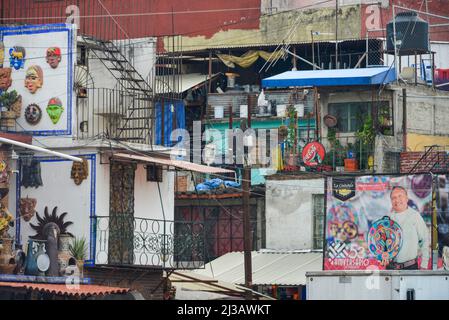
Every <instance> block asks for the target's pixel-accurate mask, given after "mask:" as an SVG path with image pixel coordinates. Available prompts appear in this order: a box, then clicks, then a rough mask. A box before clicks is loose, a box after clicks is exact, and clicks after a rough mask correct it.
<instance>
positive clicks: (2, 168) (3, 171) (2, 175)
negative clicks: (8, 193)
mask: <svg viewBox="0 0 449 320" xmlns="http://www.w3.org/2000/svg"><path fill="white" fill-rule="evenodd" d="M8 183H9V170H8V164H7V163H6V162H5V160H0V184H8Z"/></svg>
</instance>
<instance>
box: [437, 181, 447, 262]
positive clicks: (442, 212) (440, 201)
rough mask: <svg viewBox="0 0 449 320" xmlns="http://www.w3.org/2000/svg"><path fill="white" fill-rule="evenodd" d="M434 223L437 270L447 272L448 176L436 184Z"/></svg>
mask: <svg viewBox="0 0 449 320" xmlns="http://www.w3.org/2000/svg"><path fill="white" fill-rule="evenodd" d="M435 188H436V190H435V191H436V200H437V201H436V215H437V218H436V222H437V226H438V227H437V231H438V263H437V268H438V270H449V204H448V202H449V201H448V199H449V175H439V176H438V177H437V182H436V187H435Z"/></svg>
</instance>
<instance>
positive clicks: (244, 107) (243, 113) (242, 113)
mask: <svg viewBox="0 0 449 320" xmlns="http://www.w3.org/2000/svg"><path fill="white" fill-rule="evenodd" d="M240 118H248V105H247V104H241V105H240Z"/></svg>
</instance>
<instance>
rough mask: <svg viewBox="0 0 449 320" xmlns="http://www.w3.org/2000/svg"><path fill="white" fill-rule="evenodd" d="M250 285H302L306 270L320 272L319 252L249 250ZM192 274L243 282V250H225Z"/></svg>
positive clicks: (321, 257) (320, 257) (321, 258)
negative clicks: (250, 263)
mask: <svg viewBox="0 0 449 320" xmlns="http://www.w3.org/2000/svg"><path fill="white" fill-rule="evenodd" d="M251 257H252V269H253V284H254V285H282V286H299V285H305V284H306V272H310V271H321V270H322V266H323V254H322V253H320V252H285V251H279V252H276V251H270V252H264V251H259V252H256V251H253V252H252V254H251ZM194 272H195V273H196V274H199V275H203V276H208V277H211V278H213V279H216V280H220V281H225V282H230V283H234V284H240V285H243V284H244V283H245V268H244V254H243V252H231V253H227V254H225V255H223V256H221V257H219V258H217V259H215V260H213V261H211V262H209V263H208V264H206V265H205V268H204V269H197V270H194Z"/></svg>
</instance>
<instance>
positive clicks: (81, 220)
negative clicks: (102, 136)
mask: <svg viewBox="0 0 449 320" xmlns="http://www.w3.org/2000/svg"><path fill="white" fill-rule="evenodd" d="M71 154H72V155H74V156H78V155H79V154H82V155H87V156H89V157H90V159H89V160H88V163H89V176H88V177H87V179H86V180H84V181H83V182H82V183H81V185H79V186H77V185H76V184H75V182H74V181H73V180H72V179H71V178H70V173H71V169H72V164H73V162H72V161H70V160H65V159H61V158H54V157H39V156H37V157H39V158H38V159H40V160H41V176H42V182H43V186H40V187H38V188H24V187H22V188H21V189H20V198H24V197H27V196H28V197H30V198H36V199H37V205H36V211H37V212H38V213H39V215H40V216H41V217H43V215H44V208H45V207H48V212H49V214H51V213H52V210H53V208H54V207H56V206H57V207H58V210H57V214H58V215H61V214H62V213H64V212H67V213H68V214H67V215H66V217H65V219H64V220H65V221H66V222H67V221H72V222H73V225H71V226H69V227H68V228H67V231H68V232H70V233H72V234H73V235H74V236H76V237H85V238H86V240H87V241H88V242H89V243H90V235H91V232H90V215H91V213H92V214H94V213H95V212H96V207H95V204H96V190H95V189H94V185H95V179H96V175H95V174H93V169H94V170H95V169H96V166H97V161H98V160H95V159H94V157H95V158H97V155H95V153H93V152H86V153H84V152H83V153H79V152H73V153H71ZM16 197H17V198H19V196H18V195H16ZM16 214H17V215H18V214H20V212H16ZM19 221H20V237H19V239H20V242H21V243H22V244H25V243H27V242H28V237H29V236H32V235H34V234H35V231H34V230H33V229H32V228H31V226H30V223H33V224H34V225H37V223H38V221H37V218H36V215H35V216H34V217H33V218H32V219H31V221H30V222H25V221H24V220H23V219H20V220H19ZM19 239H16V240H19ZM88 257H90V250H89V252H88Z"/></svg>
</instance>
